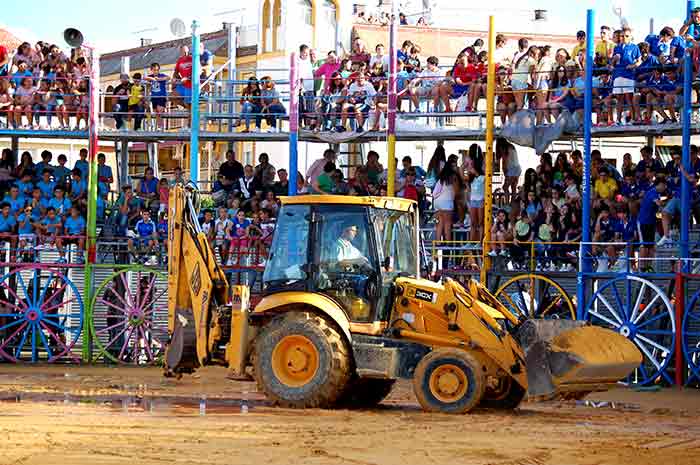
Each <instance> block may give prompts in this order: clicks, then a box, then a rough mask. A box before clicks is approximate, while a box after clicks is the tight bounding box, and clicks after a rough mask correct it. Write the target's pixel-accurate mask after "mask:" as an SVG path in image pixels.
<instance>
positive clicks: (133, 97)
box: [128, 73, 146, 131]
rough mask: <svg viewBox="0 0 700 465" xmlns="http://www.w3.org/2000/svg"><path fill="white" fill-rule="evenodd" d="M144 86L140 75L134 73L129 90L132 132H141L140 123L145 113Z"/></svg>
mask: <svg viewBox="0 0 700 465" xmlns="http://www.w3.org/2000/svg"><path fill="white" fill-rule="evenodd" d="M145 100H146V86H144V84H143V82H142V81H141V73H134V80H133V83H132V84H131V88H129V101H128V105H129V116H131V117H133V118H134V131H140V130H141V122H142V121H143V117H144V114H145V112H146V105H145Z"/></svg>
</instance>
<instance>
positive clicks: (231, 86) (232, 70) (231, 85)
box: [226, 23, 238, 150]
mask: <svg viewBox="0 0 700 465" xmlns="http://www.w3.org/2000/svg"><path fill="white" fill-rule="evenodd" d="M237 45H238V26H237V25H236V24H234V23H230V24H229V25H228V60H229V61H228V69H227V71H228V85H227V86H226V90H227V92H226V96H227V97H228V98H229V101H228V112H229V114H230V115H231V117H230V118H229V119H228V132H233V127H234V124H233V114H234V113H236V102H234V101H233V99H234V96H235V95H236V58H237V57H236V52H237V50H236V47H237ZM228 149H229V150H233V141H229V142H228Z"/></svg>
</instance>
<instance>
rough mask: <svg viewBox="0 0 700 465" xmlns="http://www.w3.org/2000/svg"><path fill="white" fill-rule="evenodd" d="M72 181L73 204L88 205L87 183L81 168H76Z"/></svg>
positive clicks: (71, 196)
mask: <svg viewBox="0 0 700 465" xmlns="http://www.w3.org/2000/svg"><path fill="white" fill-rule="evenodd" d="M71 174H72V178H71V181H70V196H69V198H70V201H71V204H73V205H86V200H87V184H85V181H84V180H83V179H82V173H81V172H80V170H79V169H74V170H73V172H72V173H71Z"/></svg>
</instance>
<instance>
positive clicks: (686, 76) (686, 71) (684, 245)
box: [681, 0, 695, 273]
mask: <svg viewBox="0 0 700 465" xmlns="http://www.w3.org/2000/svg"><path fill="white" fill-rule="evenodd" d="M693 8H695V1H694V0H690V1H688V6H687V11H686V18H687V19H690V15H691V12H692V10H693ZM691 52H692V49H687V50H686V52H685V56H684V57H683V108H682V109H681V127H682V128H683V134H682V136H683V137H682V138H683V142H682V145H683V155H682V160H681V163H682V164H683V167H684V168H685V170H686V172H688V173H690V172H691V166H690V114H691V112H692V108H691V106H690V97H691V93H692V83H693V59H692V57H691ZM681 212H682V214H681V264H682V269H681V271H683V272H685V273H687V272H689V271H690V269H689V266H688V258H690V247H689V244H688V237H689V230H690V214H689V212H690V184H689V183H688V180H687V179H686V178H685V176H681Z"/></svg>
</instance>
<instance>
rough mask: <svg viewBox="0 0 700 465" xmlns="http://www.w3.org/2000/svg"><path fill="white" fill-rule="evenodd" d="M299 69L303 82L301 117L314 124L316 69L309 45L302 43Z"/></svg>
mask: <svg viewBox="0 0 700 465" xmlns="http://www.w3.org/2000/svg"><path fill="white" fill-rule="evenodd" d="M297 65H298V70H299V80H300V82H301V99H300V101H299V104H300V109H299V118H300V120H301V121H302V123H304V122H306V123H307V124H310V125H312V127H313V124H314V123H312V122H311V121H313V120H314V119H313V118H312V117H311V116H312V114H313V113H314V111H315V95H316V94H315V92H314V89H315V84H314V69H313V63H311V58H310V57H309V46H308V45H305V44H302V45H301V46H299V59H298V62H297Z"/></svg>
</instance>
